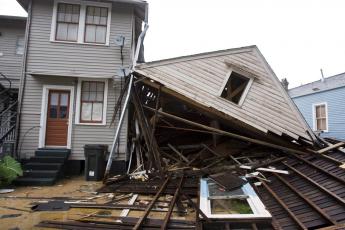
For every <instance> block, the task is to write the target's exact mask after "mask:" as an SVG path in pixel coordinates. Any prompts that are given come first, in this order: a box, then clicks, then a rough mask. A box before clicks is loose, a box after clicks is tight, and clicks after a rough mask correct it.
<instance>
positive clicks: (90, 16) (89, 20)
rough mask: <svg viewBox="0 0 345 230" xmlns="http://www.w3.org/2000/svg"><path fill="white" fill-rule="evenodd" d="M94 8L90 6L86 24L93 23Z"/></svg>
mask: <svg viewBox="0 0 345 230" xmlns="http://www.w3.org/2000/svg"><path fill="white" fill-rule="evenodd" d="M93 12H94V7H92V6H88V7H87V12H86V23H93Z"/></svg>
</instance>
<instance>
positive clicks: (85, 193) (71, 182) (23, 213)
mask: <svg viewBox="0 0 345 230" xmlns="http://www.w3.org/2000/svg"><path fill="white" fill-rule="evenodd" d="M101 185H102V182H94V181H91V182H90V181H85V179H84V177H74V178H71V179H64V180H61V181H60V182H59V183H58V184H56V185H54V186H45V187H17V188H15V191H14V192H11V193H7V194H1V195H0V223H1V224H0V225H1V229H32V228H34V226H35V225H36V224H38V223H39V222H40V221H42V220H68V219H78V218H81V217H83V216H85V215H88V214H90V213H92V212H95V210H93V209H91V210H89V209H70V210H68V211H54V212H51V211H50V212H49V211H42V212H33V211H32V210H31V207H32V206H33V205H32V203H35V202H46V201H50V200H63V201H64V200H69V199H73V200H74V201H77V200H80V201H83V200H84V199H88V198H89V199H90V198H93V197H95V194H94V192H95V191H96V190H97V189H98V188H99V187H100V186H101ZM95 199H97V200H99V199H100V198H95ZM84 201H85V200H84ZM17 214H18V215H17ZM37 229H41V228H37ZM42 229H43V228H42Z"/></svg>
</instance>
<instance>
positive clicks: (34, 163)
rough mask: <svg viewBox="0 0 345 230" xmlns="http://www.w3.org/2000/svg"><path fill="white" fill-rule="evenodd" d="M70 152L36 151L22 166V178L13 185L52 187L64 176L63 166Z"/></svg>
mask: <svg viewBox="0 0 345 230" xmlns="http://www.w3.org/2000/svg"><path fill="white" fill-rule="evenodd" d="M70 152H71V150H69V149H37V150H36V151H35V156H34V157H32V158H30V159H29V161H28V162H27V163H26V164H25V165H24V166H23V171H24V174H23V176H21V177H18V178H17V179H16V180H15V181H14V184H15V185H19V186H43V185H54V184H55V183H56V181H57V180H58V179H60V178H62V177H63V175H64V166H65V164H66V161H67V160H68V157H69V155H70Z"/></svg>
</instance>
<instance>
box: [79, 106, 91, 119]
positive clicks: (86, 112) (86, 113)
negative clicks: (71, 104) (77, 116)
mask: <svg viewBox="0 0 345 230" xmlns="http://www.w3.org/2000/svg"><path fill="white" fill-rule="evenodd" d="M91 112H92V103H85V102H83V103H82V105H81V120H82V121H91Z"/></svg>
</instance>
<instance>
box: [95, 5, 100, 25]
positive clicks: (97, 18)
mask: <svg viewBox="0 0 345 230" xmlns="http://www.w3.org/2000/svg"><path fill="white" fill-rule="evenodd" d="M100 17H101V8H100V7H95V11H94V14H93V23H95V24H99V20H100Z"/></svg>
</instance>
